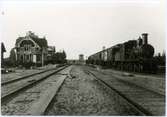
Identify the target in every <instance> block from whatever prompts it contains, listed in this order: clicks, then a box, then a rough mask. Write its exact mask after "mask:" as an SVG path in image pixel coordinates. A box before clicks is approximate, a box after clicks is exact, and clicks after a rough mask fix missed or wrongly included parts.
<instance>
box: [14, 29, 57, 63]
mask: <svg viewBox="0 0 167 117" xmlns="http://www.w3.org/2000/svg"><path fill="white" fill-rule="evenodd" d="M15 51H16V61H17V62H19V63H30V62H32V63H35V64H40V65H42V66H43V65H44V64H45V62H46V61H47V59H48V55H52V53H54V52H55V48H54V47H51V46H48V42H47V40H46V38H45V37H43V38H39V37H38V36H37V35H35V34H34V33H33V32H31V31H29V32H27V34H26V36H25V37H19V38H18V39H17V40H16V43H15ZM48 53H49V54H48Z"/></svg>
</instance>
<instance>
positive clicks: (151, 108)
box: [85, 69, 165, 116]
mask: <svg viewBox="0 0 167 117" xmlns="http://www.w3.org/2000/svg"><path fill="white" fill-rule="evenodd" d="M85 73H87V74H89V75H92V76H93V77H94V78H95V79H96V80H97V81H99V82H100V83H102V84H103V85H104V86H105V87H107V88H109V89H111V91H112V92H114V93H115V100H116V105H120V106H118V107H117V109H118V111H120V113H129V115H142V116H143V115H144V116H151V115H165V97H164V96H163V95H160V94H157V93H154V92H151V91H149V90H147V89H144V88H141V87H137V86H136V85H133V84H128V83H127V82H121V81H119V80H118V79H116V78H111V77H110V76H107V75H105V74H101V73H98V72H95V71H92V70H88V69H85ZM122 111H123V112H122ZM126 111H128V112H126Z"/></svg>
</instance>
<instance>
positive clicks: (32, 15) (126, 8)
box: [0, 0, 166, 59]
mask: <svg viewBox="0 0 167 117" xmlns="http://www.w3.org/2000/svg"><path fill="white" fill-rule="evenodd" d="M0 13H1V14H0V38H1V41H2V42H3V43H4V44H5V47H6V50H7V52H6V53H5V57H8V56H9V54H10V50H11V48H13V47H14V46H15V42H16V39H17V38H18V37H19V36H25V35H26V32H27V31H32V32H34V33H35V34H37V35H39V37H43V36H45V37H46V39H47V41H48V45H50V46H55V47H56V51H60V50H65V52H66V54H67V59H78V55H79V54H84V56H85V58H86V57H87V56H90V55H91V54H93V53H96V52H98V51H100V50H102V47H103V46H105V47H106V48H108V47H111V46H113V45H116V44H118V43H123V42H125V41H128V40H132V39H137V38H138V37H139V36H140V35H141V34H142V33H143V32H146V33H148V34H149V35H148V43H149V44H151V45H153V46H154V48H155V53H158V52H161V53H162V51H164V50H165V43H166V41H165V36H166V33H165V32H166V30H165V25H166V22H165V18H166V17H165V0H96V1H95V0H61V1H60V0H54V1H53V0H47V1H44V0H34V1H31V0H24V1H21V0H13V1H10V0H1V2H0Z"/></svg>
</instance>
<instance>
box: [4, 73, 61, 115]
mask: <svg viewBox="0 0 167 117" xmlns="http://www.w3.org/2000/svg"><path fill="white" fill-rule="evenodd" d="M59 76H60V75H55V77H52V79H50V78H48V79H46V80H44V81H42V82H41V83H40V84H37V85H35V86H34V87H32V88H30V89H28V90H26V91H25V92H22V93H20V94H19V95H18V96H17V97H15V98H13V99H12V100H11V101H9V102H8V103H7V104H4V105H2V106H1V112H2V115H25V113H26V112H27V111H28V109H29V108H30V107H31V106H32V104H33V103H35V102H37V101H38V100H39V98H40V97H41V96H42V94H43V93H44V92H45V91H46V90H47V89H48V88H49V87H50V86H52V82H56V80H58V77H59Z"/></svg>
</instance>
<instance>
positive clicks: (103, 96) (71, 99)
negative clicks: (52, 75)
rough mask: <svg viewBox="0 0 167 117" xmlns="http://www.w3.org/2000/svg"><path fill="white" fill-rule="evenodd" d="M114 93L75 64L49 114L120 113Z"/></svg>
mask: <svg viewBox="0 0 167 117" xmlns="http://www.w3.org/2000/svg"><path fill="white" fill-rule="evenodd" d="M112 95H113V94H112V93H110V91H108V89H105V88H104V87H103V86H102V85H101V84H99V83H98V82H97V81H96V80H95V79H94V78H92V76H91V77H90V76H89V75H88V74H86V73H85V72H84V71H83V70H82V69H81V68H80V67H76V66H73V67H72V70H71V77H69V78H67V79H66V80H65V83H64V84H63V86H62V88H61V89H60V91H59V93H58V95H57V96H56V97H55V99H54V103H53V105H52V108H51V110H49V111H48V112H47V114H48V115H118V113H117V112H116V111H115V109H114V106H113V105H114V99H113V98H112Z"/></svg>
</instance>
